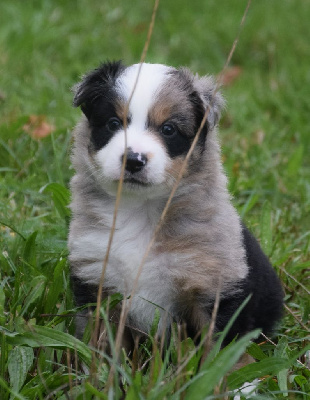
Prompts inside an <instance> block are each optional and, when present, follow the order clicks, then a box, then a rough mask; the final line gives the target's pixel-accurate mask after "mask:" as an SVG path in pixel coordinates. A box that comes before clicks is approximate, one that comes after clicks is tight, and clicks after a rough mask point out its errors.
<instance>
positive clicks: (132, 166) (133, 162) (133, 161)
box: [121, 147, 147, 174]
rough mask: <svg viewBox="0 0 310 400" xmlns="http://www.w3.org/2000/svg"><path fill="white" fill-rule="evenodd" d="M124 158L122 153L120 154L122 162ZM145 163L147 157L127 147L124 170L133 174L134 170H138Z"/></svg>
mask: <svg viewBox="0 0 310 400" xmlns="http://www.w3.org/2000/svg"><path fill="white" fill-rule="evenodd" d="M123 159H124V155H122V158H121V160H122V162H123ZM146 163H147V157H146V155H145V154H143V153H135V152H134V151H132V149H131V148H130V147H129V148H128V151H127V159H126V165H125V169H126V171H128V172H130V173H131V174H135V173H136V172H140V171H141V170H142V169H143V168H144V167H145V165H146Z"/></svg>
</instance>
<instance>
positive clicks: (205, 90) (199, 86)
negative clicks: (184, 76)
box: [193, 75, 225, 130]
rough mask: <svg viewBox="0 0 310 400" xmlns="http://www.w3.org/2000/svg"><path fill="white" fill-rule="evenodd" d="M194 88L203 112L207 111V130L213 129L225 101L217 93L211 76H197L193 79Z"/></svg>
mask: <svg viewBox="0 0 310 400" xmlns="http://www.w3.org/2000/svg"><path fill="white" fill-rule="evenodd" d="M193 84H194V87H195V89H196V90H197V92H198V93H199V95H200V98H201V100H202V102H203V105H204V109H205V111H206V110H207V109H209V111H208V117H207V120H208V126H209V129H210V130H211V129H213V128H214V127H215V125H216V124H217V123H218V121H219V119H220V116H221V111H222V109H223V107H224V106H225V100H224V98H223V96H222V95H221V94H220V93H219V91H218V87H217V85H216V83H215V81H214V79H213V78H212V77H211V76H203V77H201V78H200V77H199V76H198V75H197V76H195V78H194V82H193Z"/></svg>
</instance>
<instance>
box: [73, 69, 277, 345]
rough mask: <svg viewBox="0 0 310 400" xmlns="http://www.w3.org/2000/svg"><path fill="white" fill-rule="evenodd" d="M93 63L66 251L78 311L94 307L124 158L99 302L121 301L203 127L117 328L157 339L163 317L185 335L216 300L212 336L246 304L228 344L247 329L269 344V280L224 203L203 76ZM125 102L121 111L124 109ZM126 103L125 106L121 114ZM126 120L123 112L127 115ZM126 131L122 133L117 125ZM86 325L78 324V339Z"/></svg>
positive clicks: (80, 98) (208, 85)
mask: <svg viewBox="0 0 310 400" xmlns="http://www.w3.org/2000/svg"><path fill="white" fill-rule="evenodd" d="M139 68H140V65H139V64H136V65H132V66H129V67H125V66H124V65H123V64H122V63H121V62H112V63H105V64H102V65H101V66H100V67H99V68H97V69H95V70H94V71H92V72H90V73H89V74H88V75H86V76H84V78H83V80H82V82H81V83H79V84H78V85H77V86H76V87H75V97H74V106H76V107H78V106H80V107H81V110H82V112H83V113H84V115H83V117H82V119H81V121H80V122H79V124H78V125H77V127H76V129H75V131H74V139H75V140H74V147H73V155H72V163H73V166H74V168H75V171H76V174H75V175H74V177H73V179H72V181H71V190H72V204H71V209H72V214H73V217H72V221H71V225H70V233H69V250H70V265H71V276H72V282H73V291H74V295H75V299H76V303H77V305H78V306H80V305H83V304H86V303H91V302H94V301H95V299H96V295H97V290H98V285H99V280H100V276H101V273H102V268H103V260H104V258H105V254H106V250H107V244H108V239H109V235H110V230H111V226H112V219H113V211H114V205H115V198H116V192H117V188H118V184H119V179H120V175H121V168H122V162H123V158H124V153H125V137H124V136H125V131H126V136H127V144H126V146H127V149H126V154H127V159H126V165H125V175H124V183H123V190H122V196H121V201H120V206H119V211H118V214H117V220H116V230H115V235H114V239H113V242H112V248H111V252H110V255H109V260H108V264H107V269H106V272H105V276H104V285H103V296H107V295H109V294H112V293H121V294H122V295H123V296H124V299H126V298H127V297H128V296H130V295H131V292H132V289H133V286H134V282H135V279H136V276H137V272H138V268H139V266H140V264H141V260H142V258H143V256H144V254H145V251H146V249H147V247H148V244H149V242H150V240H151V238H152V235H153V232H154V229H155V227H156V225H157V223H158V221H159V218H160V216H161V213H162V211H163V208H164V206H165V204H166V201H167V199H168V197H169V194H170V192H171V189H172V187H173V185H174V184H175V181H176V179H177V177H178V174H179V171H180V168H181V166H182V163H183V161H184V158H185V156H186V154H187V152H188V151H189V148H190V146H191V144H192V142H193V140H194V138H195V135H196V133H197V131H198V130H199V127H200V125H201V123H202V120H203V117H204V114H205V112H206V110H208V111H207V119H206V122H205V124H204V126H203V128H202V131H201V133H200V136H199V140H198V142H197V145H196V146H195V149H194V151H193V153H192V155H191V157H190V159H189V162H188V164H187V167H186V170H185V172H184V174H183V177H182V179H181V182H180V184H179V186H178V189H177V191H176V193H175V195H174V197H173V199H172V203H171V205H170V207H169V210H168V213H167V215H166V217H165V220H164V222H163V224H162V225H161V227H160V230H159V232H158V234H157V236H156V240H155V243H154V245H153V246H152V249H151V251H150V252H149V254H148V256H147V259H146V261H145V263H144V265H143V268H142V272H141V275H140V277H139V280H138V284H137V286H136V287H135V291H134V294H133V296H132V298H131V307H130V310H129V313H128V317H127V325H128V326H129V327H131V328H132V329H131V330H132V331H134V330H135V329H136V330H138V331H142V332H148V331H149V329H150V327H151V324H152V321H153V319H154V312H155V310H156V307H158V309H159V310H160V312H161V318H160V322H159V327H158V332H159V335H164V334H166V330H167V329H168V325H169V324H167V318H168V319H170V320H171V321H176V322H178V323H184V324H185V325H186V329H187V334H188V335H190V336H192V337H195V335H196V334H197V333H199V332H200V331H201V329H202V328H203V327H204V326H205V325H206V324H208V323H209V322H210V317H211V314H212V310H213V307H214V302H215V298H216V295H217V292H218V291H219V292H220V302H219V308H218V313H217V317H216V326H215V329H216V331H217V332H220V331H222V330H223V329H224V327H225V325H226V324H227V322H228V321H229V319H230V318H231V316H232V315H233V313H234V312H235V311H236V310H237V308H238V307H239V306H240V304H241V303H242V302H243V301H244V299H245V298H246V297H247V296H248V295H250V294H251V295H252V297H251V299H250V301H249V302H248V304H247V305H246V307H245V308H244V309H243V311H242V312H241V314H240V316H239V317H238V318H237V320H236V322H235V323H234V325H233V326H232V328H231V329H230V331H229V333H228V335H227V337H226V343H228V342H229V341H231V340H232V339H233V338H235V336H236V335H243V334H245V333H247V332H249V331H251V330H253V329H255V328H260V329H262V331H263V332H264V333H265V334H269V333H270V332H271V331H272V329H273V327H274V325H275V323H276V322H277V321H278V320H279V318H280V316H281V313H282V301H283V293H282V289H281V285H280V283H279V280H278V278H277V276H276V274H275V272H274V270H273V269H272V267H271V265H270V263H269V261H268V259H267V257H266V256H265V255H264V253H263V252H262V250H261V248H260V246H259V244H258V242H257V241H256V240H255V238H254V237H253V236H252V235H251V233H250V232H249V231H248V230H247V228H246V227H245V226H244V225H242V223H241V221H240V218H239V216H238V214H237V212H236V210H235V209H234V207H233V206H232V204H231V199H230V195H229V193H228V191H227V181H226V176H225V174H224V172H223V168H222V165H221V156H220V147H219V143H218V139H217V129H216V126H217V123H218V120H219V116H220V111H221V108H222V107H223V104H224V101H223V98H222V96H221V95H220V94H219V93H217V92H216V91H215V83H214V81H213V79H212V78H211V77H201V78H200V77H198V76H197V75H195V76H194V75H193V74H192V73H191V72H190V71H189V70H187V69H184V68H181V69H176V68H173V67H168V66H165V65H159V64H146V63H144V64H142V66H141V70H140V74H139V78H138V80H137V74H138V71H139ZM129 100H130V102H129ZM128 102H129V108H127V105H128ZM127 111H128V112H127ZM124 122H125V125H126V126H124ZM86 322H87V318H85V317H84V316H83V315H80V316H78V317H77V319H76V325H77V336H79V337H81V336H82V335H83V331H84V329H85V325H86Z"/></svg>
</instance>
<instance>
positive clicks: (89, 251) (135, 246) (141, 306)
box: [69, 200, 177, 332]
mask: <svg viewBox="0 0 310 400" xmlns="http://www.w3.org/2000/svg"><path fill="white" fill-rule="evenodd" d="M125 203H126V207H125V208H123V206H124V202H123V204H122V206H121V209H120V211H119V213H118V218H117V225H116V231H115V235H114V239H113V243H112V249H111V252H110V256H109V263H108V268H107V270H106V273H105V281H104V284H105V287H115V288H116V291H117V292H120V293H122V294H123V295H124V297H125V298H126V297H127V296H129V295H130V294H131V291H132V289H133V287H134V282H135V280H136V277H137V273H138V269H139V266H140V264H141V261H142V258H143V256H144V254H145V251H146V249H147V246H148V244H149V241H150V240H151V237H152V234H153V231H154V228H155V226H156V223H157V222H158V218H159V213H158V212H154V207H153V206H154V204H150V203H149V206H151V208H149V207H148V206H147V205H146V204H144V206H135V207H134V206H133V205H132V204H131V206H130V205H129V204H128V200H125ZM128 208H129V209H130V211H129V210H128ZM110 211H111V214H110V213H109V211H108V212H107V214H106V216H107V218H110V216H111V215H112V211H113V210H112V207H111V209H110ZM155 211H156V209H155ZM109 234H110V230H109V228H103V227H102V226H98V227H97V228H94V229H92V230H89V231H85V233H84V234H81V235H79V237H78V238H74V239H73V240H70V242H69V247H70V250H71V254H72V255H71V257H70V261H71V262H74V261H76V260H79V259H83V260H88V259H89V264H88V265H87V266H84V267H83V268H81V269H80V270H76V271H75V275H76V276H78V277H81V278H82V279H83V282H85V283H90V284H95V285H98V283H99V280H100V276H101V273H102V268H103V260H104V257H105V252H106V249H107V244H108V240H109ZM94 255H95V259H96V261H93V260H94ZM176 261H177V256H176V255H172V254H165V253H163V254H162V255H160V256H157V257H156V258H155V257H154V256H153V255H152V252H151V254H150V256H149V257H148V259H147V262H146V263H145V265H144V266H143V269H142V274H141V276H140V279H139V282H138V286H137V287H136V288H135V289H136V291H135V295H134V298H133V301H132V307H131V312H130V318H131V319H132V320H134V321H135V322H136V323H138V326H139V327H140V329H141V330H144V331H145V332H147V331H148V329H149V328H150V325H151V323H152V321H153V318H154V312H155V308H156V307H155V305H153V304H151V303H154V304H156V305H157V306H159V307H161V308H162V309H164V310H166V311H167V312H168V313H169V311H170V309H171V307H172V305H173V292H171V290H170V288H171V277H172V276H171V273H170V271H169V270H167V268H166V265H167V264H168V265H169V264H171V263H172V262H173V263H175V262H176Z"/></svg>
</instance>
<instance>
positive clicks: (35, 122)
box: [23, 115, 55, 140]
mask: <svg viewBox="0 0 310 400" xmlns="http://www.w3.org/2000/svg"><path fill="white" fill-rule="evenodd" d="M54 130H55V127H54V126H53V125H51V124H49V123H48V122H47V121H46V117H45V115H30V116H29V119H28V122H27V123H26V124H25V125H24V126H23V131H24V132H26V133H28V134H29V135H30V136H31V137H32V138H33V139H37V140H40V139H43V138H45V137H46V136H48V135H50V134H51V133H52V132H53V131H54Z"/></svg>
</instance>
